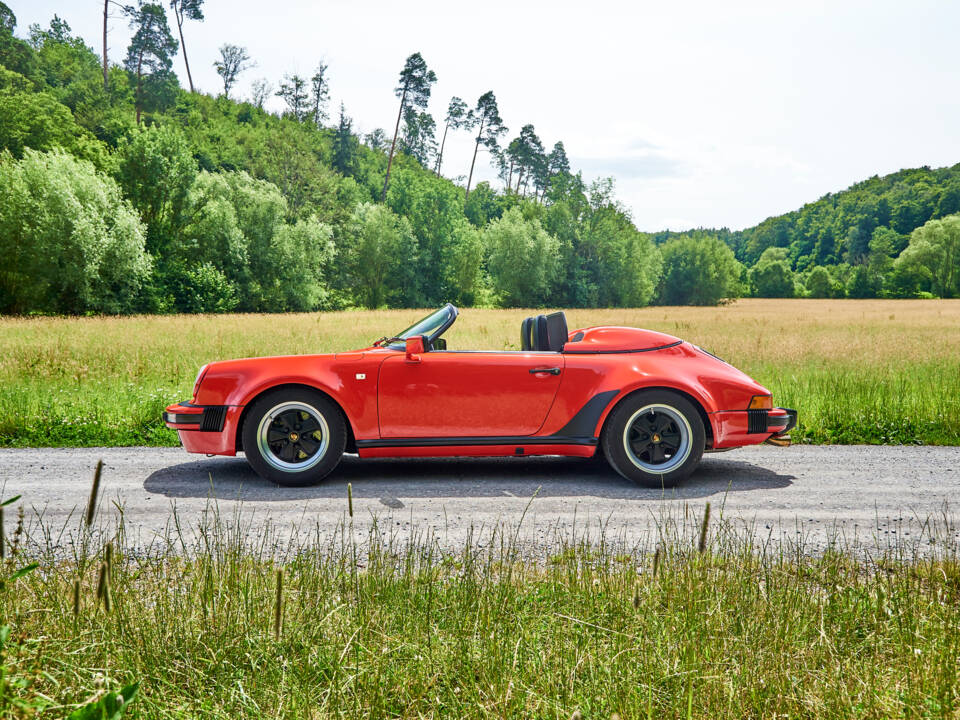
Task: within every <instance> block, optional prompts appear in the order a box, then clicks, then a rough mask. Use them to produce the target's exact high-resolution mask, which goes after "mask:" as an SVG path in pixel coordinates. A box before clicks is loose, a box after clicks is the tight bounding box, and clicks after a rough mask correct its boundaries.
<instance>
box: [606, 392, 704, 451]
mask: <svg viewBox="0 0 960 720" xmlns="http://www.w3.org/2000/svg"><path fill="white" fill-rule="evenodd" d="M652 390H659V391H662V392H670V393H674V394H675V395H679V396H680V397H682V398H683V399H685V400H687V401H689V402H690V404H691V405H693V407H694V408H696V410H697V413H698V414H699V415H700V419H701V420H702V421H703V431H704V433H705V435H706V440H707V447H712V446H713V438H714V434H713V425H712V423H711V422H710V414H709V413H708V412H707V410H706V408H704V406H703V402H702V401H701V400H700V398H698V397H696V396H695V395H693V394H692V393H690V392H688V391H686V390H683V389H681V388H677V387H673V386H670V385H644V386H643V387H637V388H633V389H631V390H628V391H627V392H625V393H623V394H622V395H621V396H620V397H618V398H617V399H616V400H615V401H614V402H613V403H611V404H610V406H609V407H608V408H607V409H606V412H605V413H604V416H603V418H602V419H601V422H600V431H599V432H598V433H597V437H601V436H602V434H603V432H604V430H606V428H607V422H608V421H609V419H610V416H611V415H612V414H613V411H614V410H615V409H616V408H617V407H618V406H619V405H620V404H621V403H622V402H624V401H625V400H626V399H627V398H631V397H633V396H635V395H638V394H640V393H644V392H648V391H652Z"/></svg>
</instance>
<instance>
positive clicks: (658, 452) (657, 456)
mask: <svg viewBox="0 0 960 720" xmlns="http://www.w3.org/2000/svg"><path fill="white" fill-rule="evenodd" d="M666 459H667V458H666V455H664V452H663V445H653V446H652V447H651V448H650V462H652V463H654V464H657V463H662V462H663V461H664V460H666Z"/></svg>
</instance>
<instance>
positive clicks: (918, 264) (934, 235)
mask: <svg viewBox="0 0 960 720" xmlns="http://www.w3.org/2000/svg"><path fill="white" fill-rule="evenodd" d="M896 266H897V269H898V270H899V271H900V273H901V277H904V276H909V275H912V276H913V277H916V278H917V279H918V280H919V281H920V284H919V286H918V287H915V288H914V289H915V290H929V291H930V292H932V293H934V294H935V295H937V296H939V297H948V298H949V297H958V296H960V215H950V216H948V217H945V218H943V219H941V220H931V221H929V222H928V223H926V224H925V225H923V227H919V228H917V229H916V230H914V231H913V233H912V234H911V235H910V244H909V245H907V248H906V249H905V250H904V251H903V253H902V254H901V255H900V257H899V258H897V261H896Z"/></svg>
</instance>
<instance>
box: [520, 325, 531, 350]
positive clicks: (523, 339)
mask: <svg viewBox="0 0 960 720" xmlns="http://www.w3.org/2000/svg"><path fill="white" fill-rule="evenodd" d="M534 322H535V321H534V318H532V317H528V318H527V319H526V320H524V321H523V323H522V324H521V325H520V349H521V350H525V351H526V350H533V326H534Z"/></svg>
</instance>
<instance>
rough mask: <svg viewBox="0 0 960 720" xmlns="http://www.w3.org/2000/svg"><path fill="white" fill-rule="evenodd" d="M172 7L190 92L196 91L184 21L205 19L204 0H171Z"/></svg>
mask: <svg viewBox="0 0 960 720" xmlns="http://www.w3.org/2000/svg"><path fill="white" fill-rule="evenodd" d="M170 9H171V10H173V16H174V18H176V21H177V31H178V32H179V33H180V48H181V49H182V50H183V64H184V65H185V66H186V68H187V82H188V83H189V84H190V92H194V89H193V76H192V75H191V74H190V61H189V60H187V44H186V42H184V40H183V21H184V20H203V0H170Z"/></svg>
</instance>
